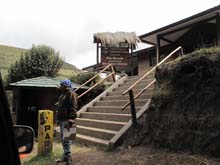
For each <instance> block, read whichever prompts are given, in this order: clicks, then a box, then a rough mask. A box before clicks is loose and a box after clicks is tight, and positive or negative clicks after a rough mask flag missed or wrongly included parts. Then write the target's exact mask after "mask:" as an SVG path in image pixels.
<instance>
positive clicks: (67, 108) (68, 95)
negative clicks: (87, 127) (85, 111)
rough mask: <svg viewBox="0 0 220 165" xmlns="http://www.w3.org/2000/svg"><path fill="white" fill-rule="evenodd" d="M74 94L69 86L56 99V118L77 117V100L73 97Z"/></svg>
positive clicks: (61, 119)
mask: <svg viewBox="0 0 220 165" xmlns="http://www.w3.org/2000/svg"><path fill="white" fill-rule="evenodd" d="M75 97H76V94H75V93H74V92H73V90H72V89H71V88H67V90H66V91H64V92H63V93H62V94H61V95H60V97H59V100H58V107H57V110H58V112H57V119H58V120H59V121H63V120H68V119H75V118H76V117H77V114H76V112H77V101H76V99H75Z"/></svg>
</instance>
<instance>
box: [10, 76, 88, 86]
mask: <svg viewBox="0 0 220 165" xmlns="http://www.w3.org/2000/svg"><path fill="white" fill-rule="evenodd" d="M9 85H10V86H16V87H49V88H58V87H59V86H60V80H57V79H54V78H51V77H45V76H41V77H36V78H31V79H26V80H22V81H18V82H16V83H11V84H9ZM78 86H79V84H75V83H72V88H77V87H78ZM84 88H87V87H84Z"/></svg>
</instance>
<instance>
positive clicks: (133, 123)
mask: <svg viewBox="0 0 220 165" xmlns="http://www.w3.org/2000/svg"><path fill="white" fill-rule="evenodd" d="M129 99H130V107H131V118H132V125H133V126H134V127H136V126H137V117H136V110H135V103H134V94H133V91H132V90H129Z"/></svg>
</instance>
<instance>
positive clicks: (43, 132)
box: [38, 110, 53, 155]
mask: <svg viewBox="0 0 220 165" xmlns="http://www.w3.org/2000/svg"><path fill="white" fill-rule="evenodd" d="M52 150H53V111H51V110H39V112H38V155H47V154H48V153H50V152H52Z"/></svg>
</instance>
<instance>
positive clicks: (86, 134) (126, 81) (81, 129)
mask: <svg viewBox="0 0 220 165" xmlns="http://www.w3.org/2000/svg"><path fill="white" fill-rule="evenodd" d="M139 78H140V77H138V76H132V77H128V76H124V77H123V78H121V79H120V80H118V81H117V82H116V83H114V84H113V85H112V86H111V87H109V88H108V89H107V90H106V91H104V92H103V93H102V94H101V95H99V96H98V97H97V98H96V99H94V100H93V101H91V102H90V103H89V104H87V105H86V106H84V107H83V108H82V109H81V110H80V111H78V116H79V117H78V118H77V120H76V122H77V134H76V138H77V140H78V141H79V142H83V143H87V144H95V145H101V146H104V147H107V148H109V149H112V148H114V146H115V144H116V142H117V141H118V140H119V139H120V137H121V136H122V135H123V134H124V133H125V132H126V131H127V129H128V128H129V127H130V126H131V114H130V106H128V107H127V108H126V109H125V110H124V111H122V110H121V108H122V107H123V105H125V104H126V103H127V102H128V101H129V96H128V95H124V96H123V95H122V93H123V92H124V91H125V90H126V89H128V88H129V87H130V86H131V85H132V84H133V83H134V82H135V81H137V80H138V79H139ZM153 79H154V73H152V74H151V75H149V76H148V77H147V78H145V79H143V80H142V81H141V82H140V83H139V84H138V85H137V86H135V88H134V90H133V92H134V95H135V94H137V92H139V91H140V90H141V89H143V88H144V87H145V86H146V85H147V84H149V83H150V82H151V81H152V80H153ZM153 88H154V87H153V86H152V87H150V88H149V89H147V90H146V91H145V92H144V93H143V94H142V95H141V96H140V98H138V99H137V100H136V101H135V106H136V112H137V117H140V116H141V114H142V113H143V112H144V111H145V110H146V109H147V107H148V105H149V103H150V98H151V95H152V91H153Z"/></svg>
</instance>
